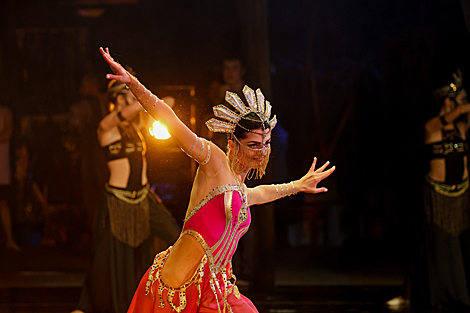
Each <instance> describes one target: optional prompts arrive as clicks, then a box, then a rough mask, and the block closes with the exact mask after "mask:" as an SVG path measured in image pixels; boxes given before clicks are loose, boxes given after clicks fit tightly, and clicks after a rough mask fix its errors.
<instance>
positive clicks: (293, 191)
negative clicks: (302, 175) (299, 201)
mask: <svg viewBox="0 0 470 313" xmlns="http://www.w3.org/2000/svg"><path fill="white" fill-rule="evenodd" d="M290 183H291V184H292V194H293V195H295V185H294V182H293V181H291V182H290Z"/></svg>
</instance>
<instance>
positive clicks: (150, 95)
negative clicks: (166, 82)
mask: <svg viewBox="0 0 470 313" xmlns="http://www.w3.org/2000/svg"><path fill="white" fill-rule="evenodd" d="M150 98H152V93H149V98H148V99H147V101H145V103H144V104H142V106H143V107H145V105H146V104H147V102H149V101H150Z"/></svg>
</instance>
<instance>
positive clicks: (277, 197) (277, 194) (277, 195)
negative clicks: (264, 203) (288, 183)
mask: <svg viewBox="0 0 470 313" xmlns="http://www.w3.org/2000/svg"><path fill="white" fill-rule="evenodd" d="M273 186H274V187H275V188H276V199H275V200H277V199H279V190H278V189H277V185H274V184H273Z"/></svg>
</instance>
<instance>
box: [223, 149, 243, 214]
mask: <svg viewBox="0 0 470 313" xmlns="http://www.w3.org/2000/svg"><path fill="white" fill-rule="evenodd" d="M226 160H227V164H228V166H229V167H230V171H231V173H232V175H233V177H234V178H235V180H236V182H237V184H238V186H239V187H240V191H241V197H242V206H241V208H240V211H239V212H238V222H239V223H245V222H246V220H247V219H248V205H247V203H246V192H245V186H244V185H243V186H242V184H241V182H240V180H239V179H238V177H237V175H236V174H235V172H234V171H233V169H232V167H231V166H230V160H229V159H228V157H227V158H226Z"/></svg>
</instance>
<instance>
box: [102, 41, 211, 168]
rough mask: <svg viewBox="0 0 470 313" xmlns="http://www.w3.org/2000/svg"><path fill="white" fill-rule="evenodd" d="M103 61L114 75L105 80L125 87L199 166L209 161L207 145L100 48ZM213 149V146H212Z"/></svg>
mask: <svg viewBox="0 0 470 313" xmlns="http://www.w3.org/2000/svg"><path fill="white" fill-rule="evenodd" d="M100 52H101V54H102V55H103V58H104V59H105V61H106V62H107V63H108V64H109V66H110V68H111V70H112V71H113V72H114V74H107V75H106V78H108V79H115V80H117V81H119V82H121V83H124V84H126V85H127V87H128V88H129V90H130V91H131V92H132V93H133V94H134V96H135V97H136V98H137V100H138V101H139V103H140V104H141V105H142V107H143V108H144V109H145V110H146V111H147V112H148V113H149V114H150V115H151V116H152V117H153V118H154V119H155V120H158V121H161V122H162V123H163V124H165V126H166V127H167V129H168V132H169V133H170V134H171V136H172V137H173V139H174V140H175V141H176V142H177V143H178V145H179V146H180V147H181V148H182V149H183V150H184V151H186V152H187V153H188V154H190V155H191V156H192V157H193V158H194V159H195V160H196V161H198V162H200V163H201V164H203V163H204V161H205V160H209V157H210V150H209V149H208V148H207V147H208V144H206V145H205V144H204V141H203V140H198V137H197V136H196V134H194V133H193V132H192V131H191V130H190V129H189V128H188V127H187V126H186V125H185V124H184V123H183V122H182V121H181V120H180V119H179V118H178V117H177V116H176V114H175V112H174V111H173V110H172V109H171V108H170V107H169V106H168V105H167V104H166V103H165V102H164V101H162V100H160V99H159V98H158V97H157V96H156V95H154V94H153V93H152V92H151V91H150V90H148V89H147V88H146V87H145V86H144V85H142V84H141V83H140V82H139V81H138V80H137V78H136V77H134V76H133V75H131V74H130V73H129V72H128V71H127V70H126V69H125V68H124V67H123V66H122V65H121V64H119V63H118V62H116V61H115V60H114V59H113V58H112V57H111V54H110V53H109V49H108V48H106V49H103V48H100ZM212 148H215V145H212Z"/></svg>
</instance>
